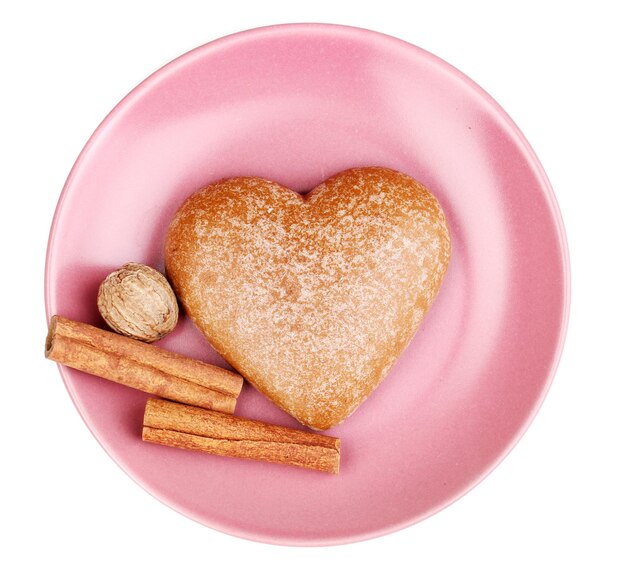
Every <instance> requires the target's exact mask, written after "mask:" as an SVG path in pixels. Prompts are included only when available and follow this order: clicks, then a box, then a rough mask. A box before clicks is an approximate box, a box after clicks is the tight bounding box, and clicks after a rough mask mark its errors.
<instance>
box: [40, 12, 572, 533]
mask: <svg viewBox="0 0 626 565" xmlns="http://www.w3.org/2000/svg"><path fill="white" fill-rule="evenodd" d="M365 165H382V166H386V167H391V168H394V169H397V170H400V171H403V172H405V173H408V174H409V175H411V176H413V177H414V178H416V179H418V180H419V181H420V182H422V183H423V184H425V185H426V186H428V187H429V188H430V189H431V190H432V191H433V192H434V193H435V195H436V196H437V198H438V199H439V201H440V202H441V204H442V206H443V208H444V210H445V212H446V215H447V217H448V220H449V223H450V227H451V231H452V242H453V255H452V260H451V264H450V267H449V270H448V274H447V276H446V278H445V280H444V283H443V286H442V289H441V292H440V294H439V296H438V298H437V299H436V301H435V304H434V306H433V308H432V309H431V311H430V312H429V314H428V315H427V317H426V319H425V321H424V323H423V325H422V326H421V328H420V329H419V331H418V333H417V335H416V336H415V338H414V339H413V341H412V342H411V344H410V346H409V347H408V348H407V350H406V351H405V352H404V353H403V354H402V356H401V357H400V359H399V360H398V362H397V363H396V365H395V367H394V368H393V370H392V371H391V373H390V374H389V376H388V377H387V379H386V380H385V381H384V382H383V383H382V384H381V385H380V387H379V388H378V389H377V390H376V391H375V392H374V393H373V394H372V395H371V396H370V398H369V399H368V400H367V401H366V402H365V403H364V404H363V405H362V406H361V407H360V408H359V409H358V410H357V411H356V412H355V413H354V415H352V416H351V417H350V418H348V420H347V421H346V422H345V423H343V424H342V425H340V426H337V427H336V428H334V429H332V430H330V432H329V433H330V434H331V435H335V436H338V437H340V438H341V441H342V455H341V471H340V474H339V475H336V476H334V475H327V474H322V473H317V472H314V471H307V470H301V469H297V468H292V467H286V466H281V465H272V464H269V463H261V462H254V461H243V460H236V459H229V458H222V457H215V456H211V455H207V454H202V453H197V452H190V451H183V450H178V449H172V448H167V447H163V446H159V445H153V444H147V443H144V442H142V441H141V426H142V416H143V409H144V405H145V400H146V395H145V394H143V393H141V392H138V391H135V390H131V389H128V388H125V387H123V386H120V385H117V384H114V383H110V382H108V381H105V380H103V379H99V378H96V377H92V376H88V375H86V374H83V373H80V372H78V371H73V370H70V369H67V368H64V367H61V373H62V375H63V379H64V381H65V383H66V385H67V388H68V390H69V393H70V394H71V396H72V398H73V400H74V402H75V404H76V406H77V408H78V410H79V412H80V413H81V415H82V417H83V418H84V420H85V423H86V424H87V425H88V426H89V428H90V429H91V431H92V432H93V434H94V436H95V437H96V438H97V439H98V441H99V442H100V443H101V444H102V446H103V447H104V449H106V451H107V452H108V453H109V454H110V455H111V457H112V458H113V459H114V460H115V461H117V463H118V464H119V465H120V466H121V467H122V468H123V469H124V470H125V471H126V472H127V473H128V474H129V475H130V476H131V477H132V478H133V479H135V480H136V481H137V482H138V483H139V484H140V485H141V486H142V487H144V488H145V489H146V490H147V491H149V492H150V493H152V494H153V495H154V496H156V497H157V498H159V499H160V500H162V501H163V502H164V503H166V504H168V505H169V506H171V507H172V508H174V509H176V510H178V511H180V512H182V513H183V514H185V515H187V516H189V517H190V518H193V519H195V520H197V521H199V522H201V523H203V524H206V525H207V526H210V527H212V528H216V529H218V530H221V531H224V532H228V533H230V534H234V535H237V536H243V537H246V538H251V539H254V540H260V541H265V542H273V543H282V544H307V545H314V544H333V543H341V542H348V541H355V540H359V539H364V538H369V537H373V536H377V535H381V534H384V533H387V532H391V531H393V530H397V529H399V528H402V527H404V526H407V525H409V524H413V523H415V522H417V521H418V520H421V519H423V518H425V517H427V516H429V515H431V514H433V513H434V512H436V511H437V510H439V509H441V508H443V507H444V506H446V505H448V504H450V503H451V502H453V501H454V500H455V499H457V498H459V497H460V496H461V495H462V494H463V493H465V492H467V491H468V490H469V489H470V488H471V487H472V486H473V485H475V484H476V483H477V482H478V481H480V480H481V479H482V478H483V477H484V476H485V475H486V474H487V473H488V472H489V471H490V470H491V469H493V468H494V467H495V466H496V464H497V463H498V462H499V461H500V460H501V459H502V458H503V457H504V455H505V454H506V453H507V452H508V451H509V450H510V449H511V447H512V446H513V445H514V444H515V442H516V441H517V440H518V439H519V437H520V435H521V434H522V433H523V431H524V430H525V428H526V427H527V425H528V424H529V422H530V420H531V419H532V417H533V415H534V414H535V412H536V410H537V409H538V407H539V405H540V403H541V401H542V399H543V397H544V395H545V394H546V391H547V389H548V386H549V383H550V381H551V378H552V375H553V373H554V370H555V367H556V364H557V362H558V357H559V354H560V351H561V347H562V343H563V338H564V332H565V326H566V317H567V311H568V304H569V291H568V277H569V274H568V273H569V270H568V264H567V251H566V243H565V237H564V231H563V227H562V224H561V220H560V217H559V212H558V209H557V205H556V202H555V199H554V196H553V193H552V191H551V189H550V186H549V183H548V181H547V179H546V176H545V174H544V172H543V171H542V169H541V166H540V164H539V162H538V161H537V159H536V157H535V155H534V154H533V152H532V150H531V149H530V147H529V145H528V143H527V142H526V141H525V140H524V138H523V136H522V134H521V133H520V132H519V130H518V129H517V128H516V127H515V125H514V124H513V123H512V121H511V120H510V118H508V117H507V115H506V114H505V113H504V112H503V110H502V109H501V108H500V107H499V106H498V105H497V104H496V103H495V102H494V101H493V100H492V99H491V98H490V97H489V96H488V95H487V94H486V93H485V92H484V91H482V90H481V89H480V88H479V87H478V86H476V84H474V83H473V82H472V81H470V80H469V79H468V78H467V77H465V76H464V75H463V74H461V73H460V72H459V71H457V70H455V69H454V68H452V67H451V66H449V65H448V64H446V63H445V62H443V61H441V60H440V59H438V58H436V57H435V56H433V55H431V54H429V53H427V52H425V51H423V50H421V49H419V48H417V47H415V46H412V45H409V44H407V43H404V42H402V41H400V40H398V39H394V38H391V37H388V36H385V35H381V34H378V33H375V32H370V31H365V30H361V29H355V28H348V27H341V26H329V25H309V24H304V25H287V26H276V27H270V28H261V29H256V30H252V31H247V32H244V33H240V34H236V35H233V36H229V37H226V38H223V39H220V40H218V41H214V42H212V43H209V44H207V45H205V46H203V47H200V48H198V49H196V50H194V51H191V52H190V53H187V54H186V55H184V56H182V57H180V58H178V59H176V60H175V61H173V62H172V63H170V64H168V65H166V66H165V67H163V68H162V69H161V70H159V71H158V72H156V73H155V74H153V75H152V76H151V77H149V78H148V79H147V80H146V81H145V82H143V83H142V84H140V85H139V86H138V87H137V88H135V89H134V90H133V91H132V92H131V93H130V94H129V95H128V96H127V97H126V98H125V99H124V100H123V101H122V102H121V103H120V104H119V105H118V106H117V107H116V108H115V109H114V110H113V111H112V112H111V114H110V115H109V116H108V117H107V118H106V119H105V120H104V122H103V123H102V125H100V127H99V128H98V129H97V131H96V132H95V134H94V135H93V136H92V138H91V139H90V140H89V142H88V143H87V146H86V147H85V149H84V150H83V152H82V153H81V155H80V157H79V158H78V161H77V163H76V165H75V166H74V168H73V170H72V172H71V174H70V176H69V179H68V181H67V184H66V186H65V188H64V190H63V193H62V195H61V199H60V202H59V205H58V209H57V212H56V215H55V218H54V222H53V226H52V232H51V235H50V243H49V250H48V257H47V267H46V304H47V313H48V316H51V315H52V314H61V315H64V316H67V317H70V318H73V319H76V320H81V321H84V322H89V323H93V324H96V325H100V326H102V325H103V322H102V321H101V320H100V318H99V315H98V312H97V309H96V293H97V288H98V285H99V283H100V281H101V280H102V279H103V278H104V277H105V275H106V274H107V273H109V272H110V271H112V270H114V269H116V268H117V267H119V266H120V265H121V264H123V263H125V262H128V261H138V262H143V263H147V264H150V265H153V266H155V267H157V268H162V266H163V262H162V261H163V257H162V245H163V240H164V234H165V230H166V228H167V225H168V223H169V221H170V219H171V218H172V216H173V214H174V212H175V211H176V209H177V208H178V206H179V205H180V204H181V203H182V202H183V200H184V199H185V198H186V197H187V196H188V195H189V194H191V193H192V192H193V191H195V190H196V189H198V188H200V187H202V186H203V185H206V184H207V183H210V182H211V181H215V180H217V179H220V178H222V177H228V176H243V175H253V176H261V177H266V178H269V179H272V180H275V181H278V182H280V183H282V184H283V185H286V186H290V187H293V188H294V189H295V190H298V191H301V192H304V191H307V190H308V189H310V188H312V187H314V186H315V185H317V184H319V183H320V182H321V181H323V180H324V179H325V178H327V177H328V176H330V175H332V174H334V173H336V172H339V171H341V170H343V169H347V168H350V167H355V166H365ZM161 345H162V346H163V347H166V348H170V349H172V350H175V351H178V352H181V353H184V354H187V355H190V356H195V357H198V358H201V359H205V360H208V361H210V362H215V363H219V364H223V361H222V360H221V359H220V358H219V357H218V356H217V354H216V353H215V352H214V351H212V349H211V348H210V347H209V346H208V344H207V343H206V342H205V341H204V340H203V339H202V337H201V335H200V333H199V332H198V331H197V330H196V329H195V328H194V327H193V326H192V325H191V323H190V322H189V321H188V320H186V319H183V320H182V323H180V325H179V327H178V329H177V330H176V332H175V333H173V334H171V335H170V336H168V337H167V338H166V339H164V340H163V341H162V342H161ZM236 413H237V414H240V415H243V416H246V417H253V418H258V419H262V420H265V421H268V422H275V423H280V424H284V425H288V426H293V427H298V424H297V423H296V422H295V420H293V419H292V418H291V417H289V416H287V415H286V414H284V413H283V412H281V411H280V410H279V409H278V408H276V407H275V406H273V405H272V404H271V403H270V402H269V401H267V400H265V399H264V398H263V397H262V396H261V395H260V394H259V393H258V392H256V391H255V390H253V389H252V388H251V387H249V386H247V387H246V388H245V390H244V392H243V393H242V396H241V398H240V401H239V404H238V407H237V412H236Z"/></svg>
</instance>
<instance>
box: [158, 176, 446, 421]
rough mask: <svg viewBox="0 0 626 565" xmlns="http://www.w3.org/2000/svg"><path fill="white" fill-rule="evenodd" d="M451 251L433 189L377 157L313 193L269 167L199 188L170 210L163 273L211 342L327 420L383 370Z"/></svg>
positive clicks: (256, 381) (361, 396)
mask: <svg viewBox="0 0 626 565" xmlns="http://www.w3.org/2000/svg"><path fill="white" fill-rule="evenodd" d="M449 257H450V236H449V233H448V227H447V225H446V220H445V217H444V214H443V211H442V209H441V207H440V206H439V203H438V202H437V200H436V199H435V197H434V196H433V195H432V194H431V193H430V192H429V191H428V190H427V189H426V188H424V187H423V186H422V185H420V184H419V183H417V182H416V181H415V180H413V179H412V178H411V177H409V176H407V175H404V174H402V173H398V172H396V171H392V170H390V169H385V168H381V167H367V168H359V169H350V170H348V171H344V172H342V173H340V174H338V175H336V176H334V177H332V178H330V179H328V180H327V181H325V182H324V183H322V184H321V185H319V186H318V187H317V188H315V189H314V190H313V191H311V192H310V193H308V194H307V195H305V196H304V197H303V196H301V195H299V194H297V193H295V192H293V191H291V190H289V189H287V188H285V187H283V186H280V185H279V184H276V183H274V182H271V181H268V180H264V179H261V178H250V177H245V178H232V179H227V180H222V181H220V182H218V183H216V184H213V185H211V186H208V187H206V188H204V189H203V190H200V191H199V192H197V193H195V194H193V195H192V196H191V197H190V198H189V199H188V200H187V201H186V202H185V203H184V204H183V206H182V207H181V208H180V210H179V211H178V213H177V214H176V216H175V218H174V220H173V221H172V223H171V225H170V228H169V231H168V235H167V241H166V246H165V264H166V270H167V273H168V276H169V278H170V281H171V282H172V284H173V286H174V289H175V291H176V294H177V296H178V297H179V299H180V301H181V302H182V304H183V306H184V308H185V310H186V312H187V314H188V315H189V316H190V317H191V319H192V320H193V322H194V323H195V324H196V325H197V326H198V327H199V328H200V330H201V331H202V332H203V333H204V335H205V336H206V338H207V339H208V340H209V342H210V343H211V344H212V345H213V347H214V348H215V349H216V350H217V351H218V352H219V353H220V354H221V355H222V356H223V357H224V358H225V359H226V360H227V361H228V362H229V363H230V364H231V365H232V366H233V367H234V368H235V369H236V370H237V371H239V372H240V373H241V374H242V375H243V376H244V377H245V378H246V379H247V380H248V381H249V382H251V383H252V384H253V385H254V386H255V387H256V388H257V389H258V390H260V391H261V392H262V393H263V394H265V395H266V396H267V397H269V398H270V399H271V400H273V401H274V402H275V403H276V404H278V405H279V406H280V407H282V408H283V409H284V410H285V411H287V412H288V413H290V414H291V415H292V416H294V417H295V418H296V419H297V420H299V421H300V422H302V423H303V424H305V425H307V426H310V427H312V428H316V429H328V428H330V427H331V426H334V425H336V424H338V423H339V422H341V421H342V420H344V419H345V418H346V417H347V416H349V415H350V414H351V413H352V412H353V411H354V410H355V409H356V408H357V407H358V406H359V404H360V403H361V402H363V400H365V398H367V396H368V395H369V394H370V393H371V392H372V390H374V388H375V387H376V386H377V385H378V384H379V383H380V382H381V381H382V379H383V378H384V377H385V375H386V373H387V372H388V371H389V368H390V367H391V365H392V364H393V363H394V362H395V360H396V359H397V358H398V356H399V355H400V353H401V352H402V350H403V349H404V348H405V347H406V346H407V344H408V343H409V341H410V339H411V337H412V336H413V334H414V333H415V331H416V330H417V327H418V326H419V324H420V322H421V321H422V319H423V317H424V315H425V314H426V312H427V310H428V308H429V307H430V305H431V303H432V301H433V299H434V298H435V295H436V294H437V291H438V290H439V286H440V284H441V281H442V279H443V276H444V274H445V271H446V268H447V265H448V260H449Z"/></svg>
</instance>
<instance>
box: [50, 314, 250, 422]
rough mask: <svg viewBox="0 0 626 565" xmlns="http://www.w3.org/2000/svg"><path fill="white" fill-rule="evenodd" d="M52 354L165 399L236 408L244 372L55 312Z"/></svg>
mask: <svg viewBox="0 0 626 565" xmlns="http://www.w3.org/2000/svg"><path fill="white" fill-rule="evenodd" d="M45 353H46V357H47V358H48V359H52V360H53V361H57V362H58V363H61V364H63V365H67V366H68V367H72V368H74V369H78V370H80V371H84V372H86V373H90V374H92V375H97V376H99V377H103V378H105V379H108V380H110V381H114V382H117V383H121V384H123V385H126V386H130V387H133V388H136V389H139V390H142V391H144V392H149V393H151V394H156V395H157V396H161V397H164V398H169V399H171V400H176V401H178V402H183V403H185V404H193V405H195V406H201V407H202V408H209V409H212V410H219V411H222V412H228V413H232V412H234V410H235V404H236V402H237V397H238V396H239V393H240V392H241V387H242V385H243V379H242V377H241V376H239V375H237V374H235V373H233V372H231V371H227V370H226V369H222V368H220V367H215V366H214V365H209V364H208V363H203V362H202V361H198V360H196V359H190V358H188V357H184V356H183V355H179V354H177V353H172V352H170V351H167V350H165V349H162V348H160V347H156V346H154V345H150V344H147V343H143V342H140V341H137V340H134V339H132V338H128V337H125V336H122V335H118V334H116V333H113V332H109V331H106V330H101V329H99V328H96V327H94V326H90V325H89V324H84V323H82V322H75V321H73V320H69V319H67V318H63V317H61V316H53V317H52V320H51V321H50V327H49V329H48V336H47V338H46V351H45Z"/></svg>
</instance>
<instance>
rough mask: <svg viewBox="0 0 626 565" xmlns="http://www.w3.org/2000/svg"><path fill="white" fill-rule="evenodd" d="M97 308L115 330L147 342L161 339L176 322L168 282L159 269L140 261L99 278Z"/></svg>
mask: <svg viewBox="0 0 626 565" xmlns="http://www.w3.org/2000/svg"><path fill="white" fill-rule="evenodd" d="M98 310H100V314H102V317H103V318H104V320H105V322H106V323H107V324H109V326H110V327H111V328H112V329H113V330H115V331H116V332H117V333H120V334H122V335H125V336H128V337H133V338H135V339H139V340H141V341H146V342H152V341H156V340H157V339H161V338H162V337H163V336H165V335H167V334H168V333H170V332H171V331H172V330H173V329H174V328H175V327H176V323H177V322H178V303H177V302H176V295H175V294H174V291H173V290H172V287H171V286H170V283H168V282H167V279H166V278H165V277H164V276H163V275H162V274H161V273H159V271H156V270H155V269H153V268H152V267H148V266H147V265H142V264H140V263H127V264H126V265H123V266H122V267H121V268H120V269H118V270H117V271H114V272H113V273H111V274H110V275H108V276H107V278H106V279H104V281H102V284H101V285H100V289H99V290H98Z"/></svg>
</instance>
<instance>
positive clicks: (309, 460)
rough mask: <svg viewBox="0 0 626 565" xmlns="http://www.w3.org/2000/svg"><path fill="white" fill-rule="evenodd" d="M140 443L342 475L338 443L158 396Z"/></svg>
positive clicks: (146, 417)
mask: <svg viewBox="0 0 626 565" xmlns="http://www.w3.org/2000/svg"><path fill="white" fill-rule="evenodd" d="M142 439H143V440H144V441H149V442H152V443H158V444H161V445H167V446H170V447H179V448H183V449H192V450H196V451H204V452H206V453H211V454H214V455H226V456H229V457H241V458H245V459H256V460H258V461H269V462H272V463H284V464H286V465H295V466H296V467H305V468H307V469H314V470H316V471H325V472H327V473H338V472H339V441H340V440H339V439H337V438H334V437H330V436H324V435H320V434H315V433H311V432H305V431H301V430H294V429H292V428H285V427H283V426H276V425H273V424H267V423H265V422H258V421H256V420H248V419H246V418H240V417H237V416H232V415H230V414H221V413H219V412H213V411H210V410H203V409H201V408H196V407H193V406H184V405H182V404H177V403H175V402H168V401H167V400H162V399H160V398H150V399H148V402H147V404H146V410H145V413H144V421H143V433H142Z"/></svg>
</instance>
